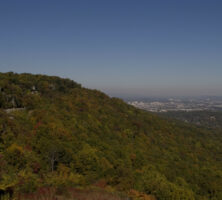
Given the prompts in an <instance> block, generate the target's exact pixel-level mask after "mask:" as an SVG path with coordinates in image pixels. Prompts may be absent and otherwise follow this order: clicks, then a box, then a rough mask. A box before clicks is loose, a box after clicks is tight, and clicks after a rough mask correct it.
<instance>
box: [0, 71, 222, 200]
mask: <svg viewBox="0 0 222 200" xmlns="http://www.w3.org/2000/svg"><path fill="white" fill-rule="evenodd" d="M0 116H1V117H0V192H2V193H4V192H6V191H11V193H13V195H14V196H15V197H16V196H18V195H21V194H31V193H34V192H35V191H38V190H39V189H40V188H48V187H51V188H56V189H58V190H59V189H61V188H63V189H65V188H87V187H91V186H95V187H96V186H100V187H103V189H104V190H105V191H116V192H121V193H123V194H126V195H128V196H133V197H134V198H135V199H136V198H140V199H141V198H144V199H145V198H147V199H148V198H150V199H151V198H154V197H155V198H156V199H158V200H192V199H197V200H207V199H212V200H221V199H222V134H221V132H219V130H218V132H216V131H214V132H212V131H210V130H206V129H204V128H198V127H195V126H192V125H189V124H185V123H182V122H176V121H171V120H167V119H164V118H161V117H159V116H156V115H154V114H152V113H149V112H146V111H142V110H139V109H136V108H134V107H132V106H130V105H127V104H126V103H124V102H123V101H122V100H120V99H117V98H110V97H108V96H107V95H105V94H103V93H101V92H99V91H96V90H89V89H86V88H83V87H81V85H79V84H77V83H75V82H74V81H71V80H68V79H62V78H58V77H50V76H43V75H31V74H15V73H1V74H0Z"/></svg>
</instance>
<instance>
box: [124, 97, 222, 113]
mask: <svg viewBox="0 0 222 200" xmlns="http://www.w3.org/2000/svg"><path fill="white" fill-rule="evenodd" d="M127 102H128V104H130V105H133V106H135V107H137V108H140V109H144V110H147V111H151V112H168V111H187V112H190V111H206V110H211V111H217V110H222V97H198V98H197V97H195V98H193V97H192V98H191V97H189V98H188V97H186V98H185V97H181V98H144V99H133V100H127Z"/></svg>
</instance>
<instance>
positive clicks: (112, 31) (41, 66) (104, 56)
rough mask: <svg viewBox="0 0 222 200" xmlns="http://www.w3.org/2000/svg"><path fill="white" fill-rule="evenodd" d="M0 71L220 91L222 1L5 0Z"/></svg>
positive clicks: (138, 88) (119, 86) (87, 83)
mask: <svg viewBox="0 0 222 200" xmlns="http://www.w3.org/2000/svg"><path fill="white" fill-rule="evenodd" d="M0 5H1V6H0V24H1V31H0V60H1V62H0V71H1V72H8V71H13V72H17V73H23V72H26V73H34V74H36V73H38V74H47V75H56V76H60V77H65V78H70V79H72V80H74V81H76V82H78V83H80V84H82V85H83V86H84V87H87V88H92V89H98V90H102V91H103V92H105V93H107V94H109V95H111V96H117V97H121V98H125V97H126V98H127V97H135V96H138V97H151V96H156V97H165V96H205V95H207V96H222V78H221V75H222V26H221V20H222V12H221V10H222V2H221V1H218V0H213V1H209V0H202V1H198V0H192V1H191V0H188V1H182V2H181V1H176V0H174V1H172V0H169V1H163V0H155V1H154V0H152V1H145V0H141V1H137V2H136V1H132V0H127V1H126V0H123V1H117V0H114V1H106V2H105V1H102V0H95V1H89V0H86V1H66V0H65V1H62V2H61V1H57V0H54V1H43V0H39V1H36V2H34V1H27V0H20V1H5V2H1V4H0Z"/></svg>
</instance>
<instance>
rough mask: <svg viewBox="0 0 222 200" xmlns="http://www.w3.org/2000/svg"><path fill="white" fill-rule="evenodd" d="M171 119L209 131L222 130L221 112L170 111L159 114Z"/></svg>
mask: <svg viewBox="0 0 222 200" xmlns="http://www.w3.org/2000/svg"><path fill="white" fill-rule="evenodd" d="M159 114H160V115H161V116H165V117H167V118H171V119H177V120H181V121H184V122H186V123H191V124H195V125H197V126H203V127H206V128H210V129H222V112H221V111H219V110H218V111H210V110H209V111H190V112H186V111H170V112H165V113H159Z"/></svg>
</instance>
